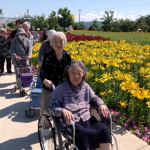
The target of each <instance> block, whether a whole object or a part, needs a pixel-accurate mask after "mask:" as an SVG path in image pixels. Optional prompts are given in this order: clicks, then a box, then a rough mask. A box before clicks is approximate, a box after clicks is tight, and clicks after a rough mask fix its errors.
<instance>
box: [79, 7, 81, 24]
mask: <svg viewBox="0 0 150 150" xmlns="http://www.w3.org/2000/svg"><path fill="white" fill-rule="evenodd" d="M80 11H81V9H79V23H80Z"/></svg>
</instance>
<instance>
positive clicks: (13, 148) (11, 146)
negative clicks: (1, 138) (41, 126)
mask: <svg viewBox="0 0 150 150" xmlns="http://www.w3.org/2000/svg"><path fill="white" fill-rule="evenodd" d="M37 143H39V140H38V133H37V132H36V133H33V134H30V135H28V136H27V137H22V138H16V139H10V140H8V141H5V142H3V143H1V144H0V149H1V150H22V149H23V150H31V149H32V147H31V145H33V144H37ZM39 147H40V146H39Z"/></svg>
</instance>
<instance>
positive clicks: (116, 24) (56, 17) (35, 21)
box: [0, 7, 150, 32]
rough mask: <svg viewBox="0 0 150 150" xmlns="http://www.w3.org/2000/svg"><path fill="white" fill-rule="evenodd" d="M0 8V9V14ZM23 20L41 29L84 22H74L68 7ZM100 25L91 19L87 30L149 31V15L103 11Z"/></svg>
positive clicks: (81, 26)
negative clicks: (118, 16)
mask: <svg viewBox="0 0 150 150" xmlns="http://www.w3.org/2000/svg"><path fill="white" fill-rule="evenodd" d="M1 13H2V10H1V9H0V14H1ZM22 20H23V22H24V21H28V22H30V23H31V25H32V26H33V27H34V28H35V30H36V28H40V29H41V30H43V29H44V28H45V26H46V25H49V27H50V29H52V28H54V29H55V30H57V31H58V30H60V31H67V29H66V28H67V27H69V25H72V26H73V29H74V30H85V29H86V28H85V25H84V22H80V23H74V22H73V18H72V16H71V14H70V10H68V8H67V7H66V8H64V9H63V8H60V9H59V10H58V13H56V12H55V11H52V12H51V13H50V15H49V16H48V18H46V17H45V15H44V14H42V15H41V16H33V17H31V18H30V19H26V18H22ZM100 20H101V21H102V26H101V27H100V26H99V24H98V22H97V19H95V20H94V21H93V24H92V25H91V26H90V27H89V28H88V30H93V31H111V32H130V31H137V29H138V28H140V29H141V31H143V32H150V15H146V16H140V17H139V18H138V19H136V20H135V21H133V20H130V19H116V18H114V11H111V10H109V11H105V14H104V15H103V17H102V18H100ZM7 26H9V27H14V26H15V23H14V22H10V23H8V24H7Z"/></svg>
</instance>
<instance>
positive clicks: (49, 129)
mask: <svg viewBox="0 0 150 150" xmlns="http://www.w3.org/2000/svg"><path fill="white" fill-rule="evenodd" d="M56 126H57V125H56ZM38 135H39V142H40V145H41V149H42V150H62V149H61V147H62V144H61V141H60V140H61V137H59V135H60V134H59V133H57V131H56V127H55V125H54V123H53V122H52V121H50V117H47V116H45V115H41V117H40V118H39V122H38Z"/></svg>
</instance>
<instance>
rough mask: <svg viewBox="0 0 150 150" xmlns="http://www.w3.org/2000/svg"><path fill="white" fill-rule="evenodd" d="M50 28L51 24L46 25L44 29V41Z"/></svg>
mask: <svg viewBox="0 0 150 150" xmlns="http://www.w3.org/2000/svg"><path fill="white" fill-rule="evenodd" d="M48 29H49V25H46V26H45V28H44V30H43V41H45V40H47V31H48Z"/></svg>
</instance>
